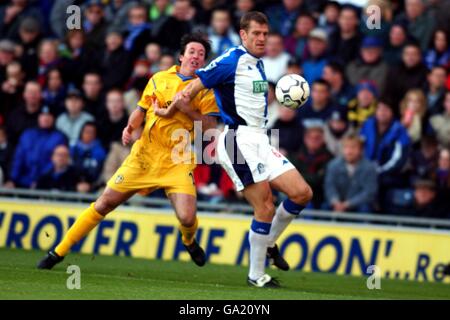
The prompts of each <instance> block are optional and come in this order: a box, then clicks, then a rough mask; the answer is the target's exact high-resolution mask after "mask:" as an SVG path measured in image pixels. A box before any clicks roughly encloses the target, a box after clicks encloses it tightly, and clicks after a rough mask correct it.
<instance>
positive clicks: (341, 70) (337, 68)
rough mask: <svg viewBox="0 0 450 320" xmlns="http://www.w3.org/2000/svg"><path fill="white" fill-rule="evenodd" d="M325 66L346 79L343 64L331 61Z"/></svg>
mask: <svg viewBox="0 0 450 320" xmlns="http://www.w3.org/2000/svg"><path fill="white" fill-rule="evenodd" d="M325 66H326V67H328V68H330V69H331V70H333V72H338V73H339V74H341V76H342V77H343V78H344V77H345V69H344V66H343V65H342V63H340V62H338V61H330V62H328V63H327V64H326V65H325Z"/></svg>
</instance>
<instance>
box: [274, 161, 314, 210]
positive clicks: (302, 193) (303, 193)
mask: <svg viewBox="0 0 450 320" xmlns="http://www.w3.org/2000/svg"><path fill="white" fill-rule="evenodd" d="M270 186H271V187H272V188H273V189H275V190H277V191H280V192H283V193H284V194H286V195H287V196H288V198H289V199H290V200H292V201H293V202H295V203H298V204H307V203H308V202H309V201H310V200H311V198H312V189H311V187H310V186H309V184H308V183H307V182H306V181H305V179H304V178H303V176H302V175H301V174H300V172H298V170H297V169H290V170H288V171H286V172H284V173H282V174H281V175H279V176H278V177H276V178H274V179H273V180H271V181H270Z"/></svg>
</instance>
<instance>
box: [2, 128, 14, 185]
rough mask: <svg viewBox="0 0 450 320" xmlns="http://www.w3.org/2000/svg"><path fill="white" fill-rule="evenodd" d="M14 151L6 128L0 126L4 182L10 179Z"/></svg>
mask: <svg viewBox="0 0 450 320" xmlns="http://www.w3.org/2000/svg"><path fill="white" fill-rule="evenodd" d="M13 151H14V150H13V148H12V146H11V143H9V141H8V135H7V133H6V128H5V127H4V126H0V170H1V171H2V172H3V179H4V181H6V180H8V179H9V177H8V173H9V172H10V166H11V159H12V155H13ZM0 185H2V184H0Z"/></svg>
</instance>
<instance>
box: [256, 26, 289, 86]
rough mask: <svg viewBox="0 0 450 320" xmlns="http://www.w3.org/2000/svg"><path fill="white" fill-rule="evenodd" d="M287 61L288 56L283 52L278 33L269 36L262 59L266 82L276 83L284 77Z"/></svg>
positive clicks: (281, 40) (281, 39) (280, 37)
mask: <svg viewBox="0 0 450 320" xmlns="http://www.w3.org/2000/svg"><path fill="white" fill-rule="evenodd" d="M289 59H290V56H289V54H288V53H287V52H285V51H284V44H283V37H282V36H281V35H280V34H278V33H271V34H269V36H268V37H267V45H266V55H265V56H264V57H263V58H262V61H263V62H264V70H265V71H266V77H267V80H269V81H271V82H274V83H276V82H277V81H278V80H279V79H280V78H281V77H282V76H283V75H285V74H286V69H287V64H288V61H289Z"/></svg>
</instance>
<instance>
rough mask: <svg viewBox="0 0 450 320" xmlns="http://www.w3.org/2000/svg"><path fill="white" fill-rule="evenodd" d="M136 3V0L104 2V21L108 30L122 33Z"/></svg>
mask: <svg viewBox="0 0 450 320" xmlns="http://www.w3.org/2000/svg"><path fill="white" fill-rule="evenodd" d="M156 2H158V1H156ZM136 3H138V1H137V0H113V1H108V2H106V3H105V19H106V21H107V22H108V25H109V27H108V30H118V31H120V32H122V31H124V29H125V28H126V26H127V22H128V14H129V11H130V9H131V8H132V7H133V6H135V5H136ZM146 10H147V9H146Z"/></svg>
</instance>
